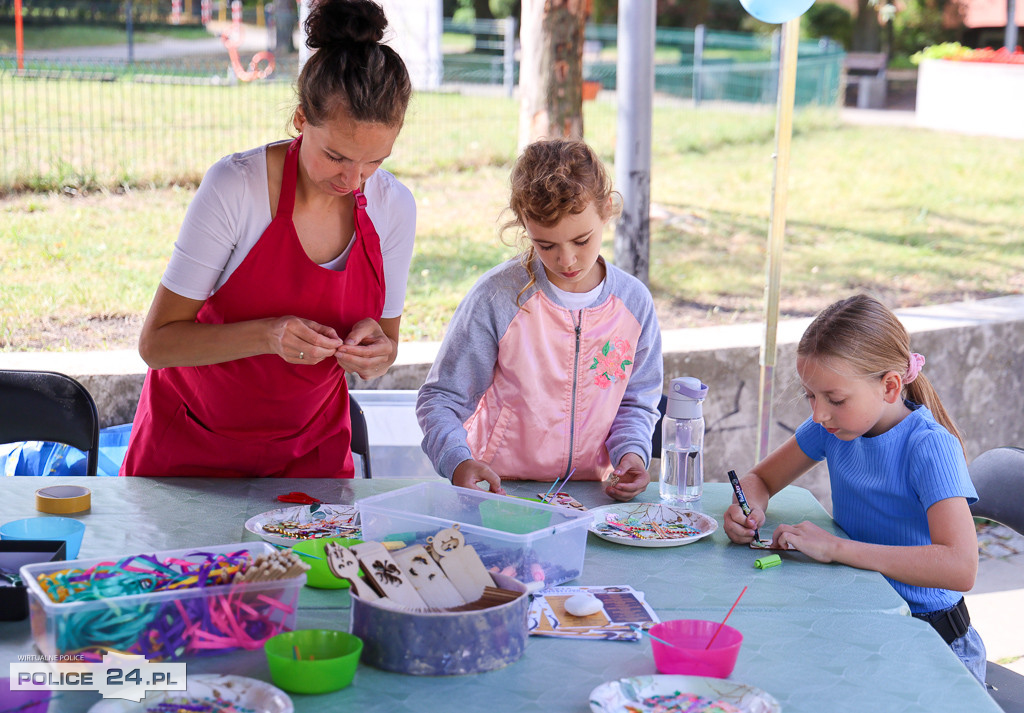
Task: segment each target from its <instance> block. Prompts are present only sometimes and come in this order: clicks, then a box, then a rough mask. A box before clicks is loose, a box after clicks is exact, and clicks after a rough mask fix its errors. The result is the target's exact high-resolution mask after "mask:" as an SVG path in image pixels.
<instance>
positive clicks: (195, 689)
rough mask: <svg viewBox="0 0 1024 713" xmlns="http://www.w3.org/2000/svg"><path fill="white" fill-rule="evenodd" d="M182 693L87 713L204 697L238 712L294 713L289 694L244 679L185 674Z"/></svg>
mask: <svg viewBox="0 0 1024 713" xmlns="http://www.w3.org/2000/svg"><path fill="white" fill-rule="evenodd" d="M185 686H186V687H185V690H184V691H150V692H149V693H148V694H146V697H145V698H143V699H142V700H141V701H139V702H138V703H136V702H135V701H126V700H124V699H107V700H103V701H100V702H99V703H97V704H96V705H94V706H93V707H92V708H90V709H89V713H145V711H147V710H148V709H150V708H154V707H155V706H157V705H159V704H161V703H181V702H182V700H183V699H184V700H185V701H189V700H190V699H191V700H194V701H202V700H203V699H204V698H212V699H214V700H217V699H220V700H222V701H225V702H226V703H231V704H234V705H235V706H236V707H237V708H238V709H239V710H245V709H248V710H251V711H254V713H293V712H294V710H295V708H294V707H293V706H292V699H291V698H289V697H288V694H287V693H285V692H284V691H282V690H281V689H280V688H277V687H276V686H272V685H270V684H269V683H267V682H266V681H260V680H259V679H255V678H246V677H245V676H222V675H220V674H216V673H200V674H195V675H188V676H186V679H185Z"/></svg>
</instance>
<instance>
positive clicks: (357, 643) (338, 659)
mask: <svg viewBox="0 0 1024 713" xmlns="http://www.w3.org/2000/svg"><path fill="white" fill-rule="evenodd" d="M263 651H264V652H265V653H266V654H267V666H268V667H269V668H270V678H271V680H272V681H273V682H274V685H275V686H277V687H278V688H283V689H284V690H286V691H290V692H291V693H330V692H331V691H338V690H340V689H342V688H344V687H345V686H347V685H349V684H350V683H352V679H353V677H354V676H355V675H356V666H357V665H358V664H359V656H360V655H361V654H362V653H363V640H362V639H360V638H359V637H358V636H353V635H352V634H349V633H348V632H345V631H334V630H331V629H299V630H297V631H286V632H284V633H282V634H278V635H277V636H273V637H271V638H269V639H267V641H266V643H265V644H263Z"/></svg>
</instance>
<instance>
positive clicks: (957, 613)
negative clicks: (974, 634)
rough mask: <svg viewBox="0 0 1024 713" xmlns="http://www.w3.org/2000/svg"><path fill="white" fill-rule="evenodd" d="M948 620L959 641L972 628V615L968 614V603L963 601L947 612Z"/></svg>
mask: <svg viewBox="0 0 1024 713" xmlns="http://www.w3.org/2000/svg"><path fill="white" fill-rule="evenodd" d="M961 609H962V610H963V611H961ZM946 620H947V621H948V622H949V626H950V628H951V629H952V630H953V633H954V634H956V637H955V638H957V639H959V638H960V637H961V636H963V635H964V634H966V633H967V630H968V629H969V628H970V626H971V615H970V614H968V613H967V603H966V602H965V601H964V600H963V599H961V600H960V601H959V602H957V603H956V606H954V607H953V608H952V609H948V610H946Z"/></svg>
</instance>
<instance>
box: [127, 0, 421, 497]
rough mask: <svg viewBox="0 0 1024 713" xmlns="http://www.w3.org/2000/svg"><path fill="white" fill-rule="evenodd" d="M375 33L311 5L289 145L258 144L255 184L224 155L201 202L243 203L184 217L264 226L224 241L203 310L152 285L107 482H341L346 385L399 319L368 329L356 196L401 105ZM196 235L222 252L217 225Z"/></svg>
mask: <svg viewBox="0 0 1024 713" xmlns="http://www.w3.org/2000/svg"><path fill="white" fill-rule="evenodd" d="M386 25H387V21H386V19H385V17H384V14H383V11H381V10H380V8H379V7H378V6H377V5H376V4H375V3H372V2H370V1H369V0H321V2H319V3H317V5H316V6H315V8H314V10H313V12H311V14H310V16H309V18H308V20H307V23H306V30H307V33H308V36H309V41H308V44H309V46H310V47H311V48H313V49H316V50H317V51H316V52H315V53H314V54H313V55H312V57H311V58H310V60H309V61H307V62H306V64H305V65H304V66H303V70H302V73H301V74H300V77H299V82H298V94H299V105H298V107H297V109H296V111H295V117H294V125H295V128H296V130H297V131H298V132H299V133H300V135H299V137H298V138H296V139H295V140H294V141H292V142H291V143H290V144H285V143H279V144H271V145H269V146H267V147H266V149H265V164H266V167H265V170H266V175H265V184H264V183H261V182H260V181H261V180H262V179H264V176H263V175H262V174H259V175H256V174H258V171H259V170H262V168H263V165H262V157H263V154H264V152H262V151H253V152H247V153H246V154H239V155H236V157H232V158H237V157H241V159H239V160H244V161H248V163H246V164H245V165H247V166H255V167H256V170H249V171H248V173H245V172H244V171H241V172H240V173H241V174H243V175H245V176H246V178H245V179H244V180H245V181H248V183H245V185H244V186H243V187H242V188H239V187H238V186H235V185H233V184H232V186H230V189H232V190H233V192H232V190H225V191H222V192H216V191H215V190H214V189H212V188H211V189H210V191H208V192H207V194H206V195H209V194H210V193H211V192H212V193H213V194H215V195H217V196H221V195H237V196H242V197H243V198H240V199H239V200H238V201H237V202H235V203H233V204H232V205H230V206H226V207H225V208H224V210H223V212H222V211H221V210H220V209H219V207H217V206H216V204H215V202H214V204H213V205H214V206H215V207H214V208H211V207H210V206H211V202H210V200H209V199H206V200H205V202H203V203H202V204H201V205H196V203H197V202H194V205H193V206H191V207H190V215H189V216H188V218H187V219H186V225H193V226H195V225H201V226H203V227H204V229H205V228H209V226H217V227H219V226H220V225H221V223H232V225H228V226H226V229H227V230H229V231H231V230H233V229H234V224H237V225H239V226H243V227H241V228H239V230H238V231H237V232H241V233H244V224H245V220H246V219H247V218H248V217H249V216H250V214H255V215H259V214H260V213H259V210H258V209H263V210H264V211H265V209H266V204H263V205H259V204H258V202H259V201H266V202H269V208H270V215H271V216H272V219H271V220H270V222H269V225H266V228H265V229H264V230H263V231H262V234H260V233H259V232H258V231H257V232H256V233H255V234H254V237H255V235H258V236H259V237H258V239H257V240H256V241H255V243H254V244H249V243H246V242H245V240H239V239H238V238H237V236H234V235H232V236H224V239H225V240H229V239H230V240H234V241H235V243H234V245H235V247H234V250H231V251H230V252H231V256H230V257H229V258H228V262H226V263H224V264H223V265H221V268H222V269H225V270H227V272H228V273H230V274H229V276H228V277H227V279H226V281H224V282H223V283H222V284H220V285H219V287H217V288H216V289H215V291H213V293H212V294H211V295H209V296H208V297H207V298H206V299H202V300H200V299H194V298H191V297H188V296H185V295H183V294H178V293H176V292H175V291H174V290H172V289H169V288H168V287H167V286H166V284H165V283H167V282H168V279H167V274H165V279H164V280H163V281H162V284H161V285H160V287H159V288H158V290H157V294H156V297H155V298H154V301H153V305H152V307H151V308H150V312H149V314H148V316H147V318H146V323H145V324H144V326H143V329H142V336H141V339H140V353H141V354H142V356H143V358H144V359H145V360H146V362H147V363H148V364H149V365H150V367H152V368H151V369H150V371H149V372H148V374H147V375H146V381H145V384H144V386H143V391H142V397H141V399H140V401H139V407H138V411H137V413H136V417H135V421H134V425H133V428H132V436H131V442H130V444H129V446H128V452H127V454H126V457H125V461H124V465H123V466H122V469H121V474H122V475H147V476H148V475H162V476H163V475H181V476H214V477H246V476H277V477H342V478H344V477H352V475H353V462H352V453H351V448H350V442H351V427H350V421H349V413H348V403H349V401H348V388H347V384H346V379H345V373H346V371H351V372H354V373H357V374H359V376H361V377H362V378H376V377H379V376H380V375H382V374H383V373H384V372H385V371H387V369H388V367H389V366H390V365H391V364H392V363H393V362H394V359H395V356H396V354H397V345H398V330H399V323H400V320H401V316H400V314H399V316H397V317H390V318H383V319H382V309H383V308H384V304H385V295H386V280H385V277H384V273H385V269H384V262H383V258H382V253H381V240H380V237H379V236H378V234H377V231H376V229H375V228H374V225H373V222H372V221H371V220H370V217H369V216H368V215H367V211H366V205H367V198H366V196H364V194H363V189H364V187H365V186H366V181H367V179H368V178H369V177H370V176H371V175H372V174H373V173H374V172H375V171H376V170H377V168H378V167H379V166H380V163H381V162H382V161H383V159H384V158H386V157H387V156H388V155H390V153H391V149H392V146H393V144H394V141H395V139H396V138H397V136H398V132H399V130H400V128H401V125H402V120H403V118H404V114H405V109H406V106H407V105H408V100H409V96H410V93H411V89H410V83H409V77H408V73H407V72H406V69H405V66H404V64H403V63H402V61H401V59H400V58H399V57H398V55H397V54H395V53H394V51H393V50H391V48H390V47H387V46H386V45H382V44H381V43H380V40H381V38H382V36H383V32H384V28H385V27H386ZM385 97H386V99H385ZM225 160H226V159H225ZM236 163H237V161H236ZM381 173H382V174H383V173H384V172H381ZM214 175H215V176H219V175H221V174H214ZM254 176H256V178H257V179H259V180H254V178H253V177H254ZM232 178H233V174H232ZM207 180H210V176H209V175H208V177H207V179H204V182H205V181H207ZM239 180H242V179H239ZM375 180H377V179H375ZM390 181H391V183H390V184H388V185H389V186H391V185H398V186H400V184H397V182H396V181H394V179H393V177H391V178H390ZM377 182H378V183H380V181H377ZM250 183H251V184H253V185H258V186H264V185H265V187H266V193H265V194H263V195H261V194H260V191H259V190H255V191H253V190H251V188H252V187H251V186H250V185H249V184H250ZM391 192H392V193H394V192H395V191H394V190H392V191H391ZM374 195H385V196H386V195H388V193H387V192H386V191H385V192H383V193H381V192H378V193H375V194H374ZM410 200H411V198H410ZM246 201H249V202H251V203H252V204H253V205H252V206H251V207H253V210H252V211H247V210H246V204H245V202H246ZM225 202H229V201H225ZM385 208H387V207H380V208H378V209H379V210H385ZM232 211H234V212H232ZM193 213H196V214H198V215H196V214H193ZM207 214H209V215H207ZM378 215H379V214H378ZM225 216H234V220H231V219H225ZM218 221H220V222H218ZM249 229H250V232H251V225H249ZM183 232H184V231H183ZM197 232H198V231H197ZM209 233H210V238H209V241H210V242H220V241H221V234H220V233H219V232H218V231H217V230H216V227H215V228H212V229H210V231H209ZM204 235H205V233H204ZM184 241H185V236H183V237H182V238H179V243H182V242H184ZM201 247H202V245H200V248H201ZM220 247H223V246H220ZM246 248H248V252H244V251H245V249H246ZM237 251H241V252H242V253H244V256H243V257H241V261H240V262H237V259H238V257H239V255H235V254H234V253H235V252H237ZM409 252H411V234H410V236H409ZM215 254H219V253H215ZM232 258H234V259H235V260H236V262H235V263H234V264H233V265H232V266H231V267H230V268H229V267H228V265H229V264H231V262H230V261H231V259H232ZM186 262H187V261H186ZM194 262H195V263H196V264H200V263H201V262H202V260H201V259H199V260H194ZM180 263H181V261H180V260H179V268H180ZM341 263H343V264H341ZM404 264H405V265H407V262H406V263H404ZM203 267H204V268H205V269H207V270H209V266H208V265H204V266H203ZM169 272H170V269H169ZM171 282H172V283H173V280H172V281H171ZM182 291H186V290H182ZM399 311H400V310H399Z"/></svg>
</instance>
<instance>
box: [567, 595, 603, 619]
mask: <svg viewBox="0 0 1024 713" xmlns="http://www.w3.org/2000/svg"><path fill="white" fill-rule="evenodd" d="M603 608H604V605H603V604H601V600H600V599H598V598H597V597H595V596H594V595H593V594H574V595H572V596H571V597H569V598H568V599H566V600H565V610H566V611H567V612H569V613H570V614H572V615H573V616H590V615H591V614H596V613H597V612H599V611H601V609H603Z"/></svg>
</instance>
